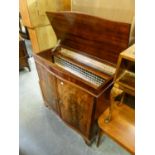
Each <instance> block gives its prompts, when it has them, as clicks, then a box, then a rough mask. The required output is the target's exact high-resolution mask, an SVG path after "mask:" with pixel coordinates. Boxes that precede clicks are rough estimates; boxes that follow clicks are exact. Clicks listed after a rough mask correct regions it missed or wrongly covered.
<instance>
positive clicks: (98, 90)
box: [34, 12, 130, 142]
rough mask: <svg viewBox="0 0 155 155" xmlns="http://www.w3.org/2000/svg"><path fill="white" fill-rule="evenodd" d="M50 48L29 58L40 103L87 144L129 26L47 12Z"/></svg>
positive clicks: (104, 102) (125, 43)
mask: <svg viewBox="0 0 155 155" xmlns="http://www.w3.org/2000/svg"><path fill="white" fill-rule="evenodd" d="M47 16H48V19H49V21H50V23H51V25H52V27H53V29H54V31H55V33H56V36H57V39H58V44H57V46H56V47H55V48H53V49H49V50H46V51H43V52H41V53H38V54H34V58H35V62H36V66H37V71H38V75H39V79H40V82H39V83H40V87H41V91H42V95H43V99H44V102H45V104H46V105H47V106H48V107H49V108H52V109H53V110H54V111H55V112H56V113H57V114H58V115H59V116H60V117H61V118H62V119H63V120H64V122H66V123H67V124H68V125H69V126H71V127H72V128H73V129H75V130H76V131H77V132H79V133H80V134H81V135H82V136H83V138H84V139H85V141H86V142H91V140H93V138H94V137H95V135H96V132H97V129H98V127H97V123H96V122H97V118H98V116H99V115H100V114H101V113H102V112H103V111H104V110H105V109H106V108H107V106H108V104H109V91H110V88H111V83H112V80H113V77H114V74H115V70H116V63H117V59H118V56H119V53H120V52H122V51H123V50H124V49H126V48H127V47H128V41H129V32H130V24H127V23H120V22H114V21H108V20H105V19H102V18H98V17H94V16H90V15H86V14H80V13H75V12H47Z"/></svg>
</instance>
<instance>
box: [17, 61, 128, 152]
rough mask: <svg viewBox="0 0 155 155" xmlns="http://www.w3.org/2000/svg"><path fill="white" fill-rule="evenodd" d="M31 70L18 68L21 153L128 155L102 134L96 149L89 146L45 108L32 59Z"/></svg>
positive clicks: (94, 146) (93, 146)
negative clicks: (19, 69) (100, 141)
mask: <svg viewBox="0 0 155 155" xmlns="http://www.w3.org/2000/svg"><path fill="white" fill-rule="evenodd" d="M30 65H31V69H32V71H31V72H29V71H28V70H26V69H25V70H23V71H20V74H19V76H20V78H19V79H20V81H19V89H20V92H19V95H20V99H19V102H20V106H19V109H20V111H19V116H20V120H19V121H20V124H19V129H20V135H19V142H20V155H129V153H128V152H127V151H126V150H124V149H123V148H122V147H121V146H119V145H118V144H117V143H115V142H114V141H113V140H111V139H110V138H108V137H107V136H103V138H102V143H101V145H100V146H99V148H97V147H96V144H95V143H93V144H92V146H91V147H88V146H87V145H86V144H85V142H84V141H83V139H82V137H81V136H80V135H79V134H77V133H76V132H75V131H74V130H72V129H71V128H69V127H68V126H67V125H66V124H64V122H63V121H62V120H61V119H60V118H59V117H57V115H56V114H55V113H54V112H53V111H51V110H49V109H48V108H46V107H45V106H44V104H43V99H42V96H41V92H40V88H39V84H38V75H37V72H36V68H35V64H34V60H33V58H31V59H30Z"/></svg>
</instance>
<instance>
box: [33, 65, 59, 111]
mask: <svg viewBox="0 0 155 155" xmlns="http://www.w3.org/2000/svg"><path fill="white" fill-rule="evenodd" d="M36 67H37V71H38V75H39V80H40V81H39V84H40V88H41V92H42V95H43V99H44V102H45V104H46V106H48V107H49V108H52V109H53V110H54V111H55V112H56V113H59V108H58V103H57V101H58V100H57V88H56V77H55V76H54V75H52V74H51V73H50V72H48V70H46V68H44V67H43V66H42V65H40V64H38V63H36Z"/></svg>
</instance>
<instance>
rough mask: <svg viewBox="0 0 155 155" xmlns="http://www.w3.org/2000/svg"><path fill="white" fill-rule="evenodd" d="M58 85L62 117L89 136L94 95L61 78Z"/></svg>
mask: <svg viewBox="0 0 155 155" xmlns="http://www.w3.org/2000/svg"><path fill="white" fill-rule="evenodd" d="M57 85H58V94H59V107H60V111H61V117H62V119H63V120H64V121H65V122H67V123H68V124H70V125H71V126H72V127H74V128H75V129H77V130H78V131H79V132H81V133H82V134H83V135H85V136H86V137H89V132H90V126H91V116H92V109H93V104H94V97H93V96H91V95H90V94H88V93H87V92H85V91H83V90H81V89H80V88H78V87H76V86H75V85H72V84H69V83H67V82H64V81H61V80H59V79H57Z"/></svg>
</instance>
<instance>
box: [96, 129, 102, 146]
mask: <svg viewBox="0 0 155 155" xmlns="http://www.w3.org/2000/svg"><path fill="white" fill-rule="evenodd" d="M101 137H102V130H101V129H99V132H98V136H97V142H96V146H97V147H99V145H100V141H101Z"/></svg>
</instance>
